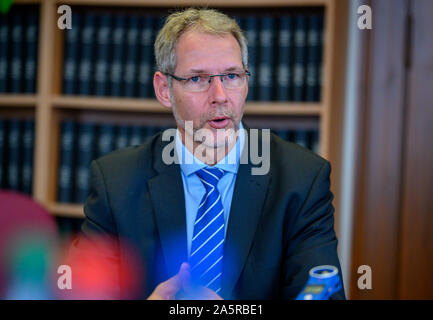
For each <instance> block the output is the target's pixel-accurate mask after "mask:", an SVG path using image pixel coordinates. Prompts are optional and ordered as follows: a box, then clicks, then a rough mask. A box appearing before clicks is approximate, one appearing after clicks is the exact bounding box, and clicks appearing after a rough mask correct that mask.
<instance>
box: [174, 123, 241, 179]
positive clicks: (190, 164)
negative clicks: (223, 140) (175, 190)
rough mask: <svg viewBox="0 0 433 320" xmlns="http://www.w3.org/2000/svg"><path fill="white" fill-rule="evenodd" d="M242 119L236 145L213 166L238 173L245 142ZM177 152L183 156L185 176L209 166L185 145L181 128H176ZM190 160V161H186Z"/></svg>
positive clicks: (181, 164)
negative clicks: (181, 135)
mask: <svg viewBox="0 0 433 320" xmlns="http://www.w3.org/2000/svg"><path fill="white" fill-rule="evenodd" d="M243 128H244V127H243V125H242V121H241V122H239V130H240V134H239V137H238V139H237V141H236V144H235V146H234V147H233V148H232V149H231V150H230V152H229V153H228V154H227V155H226V156H225V157H224V158H223V159H221V160H220V161H219V162H218V163H217V164H216V165H214V166H213V168H219V169H222V170H224V171H227V172H232V173H235V174H236V173H237V172H238V168H239V162H240V157H241V154H242V150H243V148H244V144H245V132H244V130H243ZM176 152H177V154H178V155H180V156H181V157H182V160H183V161H181V163H180V168H181V170H182V172H183V174H184V175H185V176H189V175H191V174H193V173H195V172H196V171H198V170H200V169H203V168H205V167H207V166H208V165H207V164H206V163H204V162H202V161H200V160H199V159H197V158H196V157H194V155H193V154H192V153H191V152H190V151H189V150H188V149H187V148H186V147H185V145H184V144H183V143H182V139H181V137H180V132H179V129H176ZM186 160H189V161H186Z"/></svg>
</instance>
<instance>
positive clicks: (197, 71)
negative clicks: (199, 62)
mask: <svg viewBox="0 0 433 320" xmlns="http://www.w3.org/2000/svg"><path fill="white" fill-rule="evenodd" d="M189 72H191V73H206V74H207V73H209V72H208V71H205V70H203V69H190V70H189Z"/></svg>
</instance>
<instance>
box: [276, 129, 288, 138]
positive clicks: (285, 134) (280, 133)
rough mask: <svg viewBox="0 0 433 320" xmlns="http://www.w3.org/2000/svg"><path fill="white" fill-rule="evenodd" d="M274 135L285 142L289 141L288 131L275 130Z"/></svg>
mask: <svg viewBox="0 0 433 320" xmlns="http://www.w3.org/2000/svg"><path fill="white" fill-rule="evenodd" d="M274 133H275V134H276V135H277V136H279V137H280V138H281V139H283V140H287V139H288V132H287V130H286V129H275V130H274Z"/></svg>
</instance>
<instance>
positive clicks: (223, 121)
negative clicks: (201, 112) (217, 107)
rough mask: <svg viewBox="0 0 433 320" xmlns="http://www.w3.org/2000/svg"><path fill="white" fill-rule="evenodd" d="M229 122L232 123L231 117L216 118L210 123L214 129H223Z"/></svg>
mask: <svg viewBox="0 0 433 320" xmlns="http://www.w3.org/2000/svg"><path fill="white" fill-rule="evenodd" d="M229 121H230V118H229V117H216V118H213V119H211V120H209V121H208V122H209V124H210V126H211V127H212V128H215V129H222V128H225V127H226V126H227V125H228V124H229Z"/></svg>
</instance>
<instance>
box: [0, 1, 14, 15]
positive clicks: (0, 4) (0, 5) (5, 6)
mask: <svg viewBox="0 0 433 320" xmlns="http://www.w3.org/2000/svg"><path fill="white" fill-rule="evenodd" d="M12 2H14V0H0V12H1V13H7V12H8V11H9V9H10V7H11V5H12Z"/></svg>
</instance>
